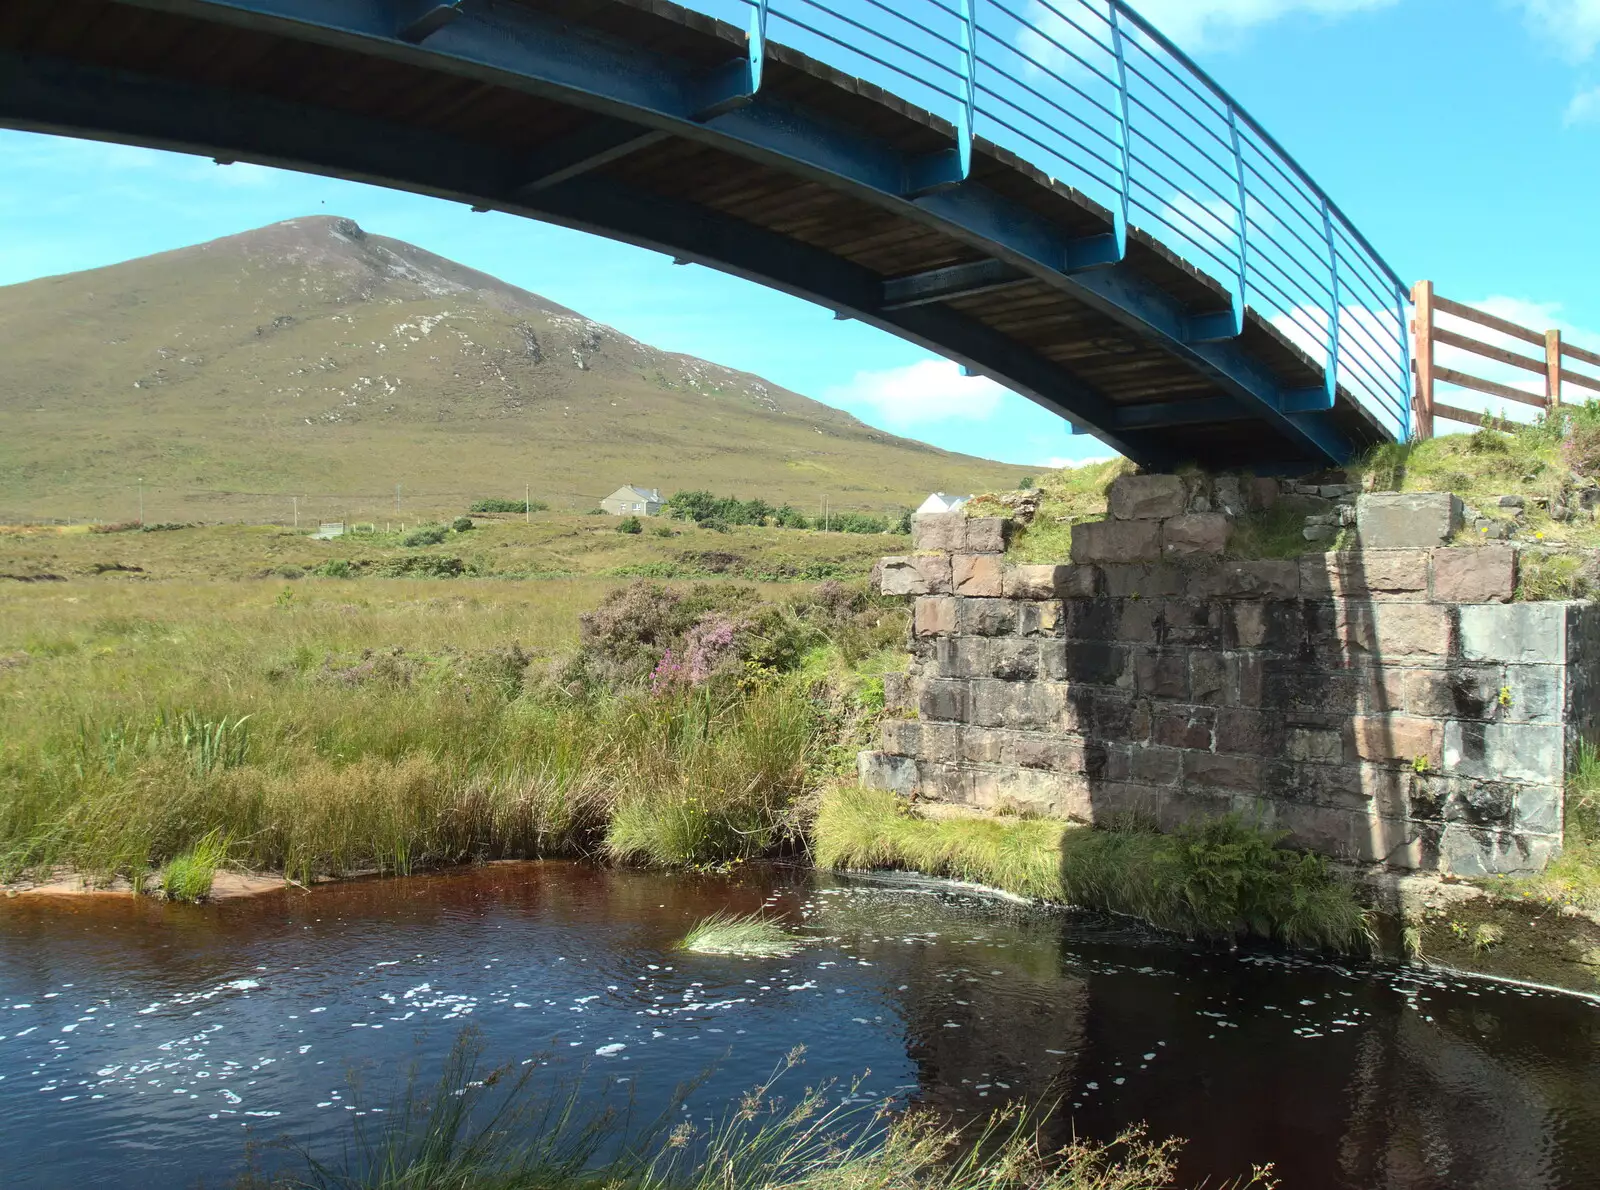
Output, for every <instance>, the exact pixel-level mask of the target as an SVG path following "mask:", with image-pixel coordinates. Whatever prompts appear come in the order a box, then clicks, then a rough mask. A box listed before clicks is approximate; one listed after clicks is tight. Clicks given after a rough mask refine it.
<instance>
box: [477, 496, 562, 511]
mask: <svg viewBox="0 0 1600 1190" xmlns="http://www.w3.org/2000/svg"><path fill="white" fill-rule="evenodd" d="M549 507H550V506H549V505H548V504H546V503H545V502H544V501H543V500H526V501H524V500H498V499H492V500H474V501H473V503H472V507H471V508H469V509H467V511H468V512H521V513H529V512H543V511H544V510H545V509H547V508H549Z"/></svg>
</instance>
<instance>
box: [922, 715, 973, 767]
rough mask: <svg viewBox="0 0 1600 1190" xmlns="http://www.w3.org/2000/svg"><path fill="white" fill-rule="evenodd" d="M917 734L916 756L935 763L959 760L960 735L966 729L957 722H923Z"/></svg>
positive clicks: (956, 762) (960, 749) (957, 762)
mask: <svg viewBox="0 0 1600 1190" xmlns="http://www.w3.org/2000/svg"><path fill="white" fill-rule="evenodd" d="M921 726H922V730H921V732H920V733H919V734H918V739H917V748H918V751H917V753H916V757H917V759H918V760H928V761H933V762H935V763H937V764H959V763H960V761H961V752H962V748H961V735H962V732H963V731H965V730H966V729H965V728H964V727H963V726H962V725H961V724H959V723H923V724H922V725H921Z"/></svg>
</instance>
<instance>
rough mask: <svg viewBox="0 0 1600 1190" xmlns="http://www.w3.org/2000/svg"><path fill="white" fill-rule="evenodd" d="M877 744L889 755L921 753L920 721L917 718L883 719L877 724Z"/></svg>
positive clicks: (914, 754)
mask: <svg viewBox="0 0 1600 1190" xmlns="http://www.w3.org/2000/svg"><path fill="white" fill-rule="evenodd" d="M878 746H879V748H880V750H881V751H884V752H887V753H889V755H891V756H920V755H922V723H921V721H920V720H917V719H885V720H883V722H882V723H880V724H879V725H878Z"/></svg>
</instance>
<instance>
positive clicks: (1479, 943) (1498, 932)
mask: <svg viewBox="0 0 1600 1190" xmlns="http://www.w3.org/2000/svg"><path fill="white" fill-rule="evenodd" d="M1505 936H1506V932H1505V929H1504V928H1503V927H1501V926H1497V925H1495V924H1493V923H1492V922H1487V921H1486V922H1480V923H1479V924H1478V926H1477V928H1476V929H1474V930H1473V931H1472V949H1473V951H1474V952H1475V953H1477V954H1486V953H1487V952H1489V951H1491V950H1493V949H1494V948H1495V947H1496V946H1499V945H1500V943H1501V942H1502V941H1504V940H1505Z"/></svg>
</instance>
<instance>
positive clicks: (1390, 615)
mask: <svg viewBox="0 0 1600 1190" xmlns="http://www.w3.org/2000/svg"><path fill="white" fill-rule="evenodd" d="M1335 631H1336V633H1337V635H1338V639H1339V642H1340V644H1341V645H1342V646H1343V647H1344V649H1345V650H1346V653H1347V656H1348V658H1349V659H1351V660H1355V659H1358V658H1359V659H1367V658H1370V659H1373V660H1377V661H1392V660H1394V659H1396V658H1400V657H1443V656H1445V655H1446V654H1448V653H1449V652H1450V616H1449V613H1448V610H1447V609H1445V608H1443V607H1438V606H1435V605H1432V604H1427V603H1372V604H1362V603H1345V604H1339V605H1337V606H1336V607H1335Z"/></svg>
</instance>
